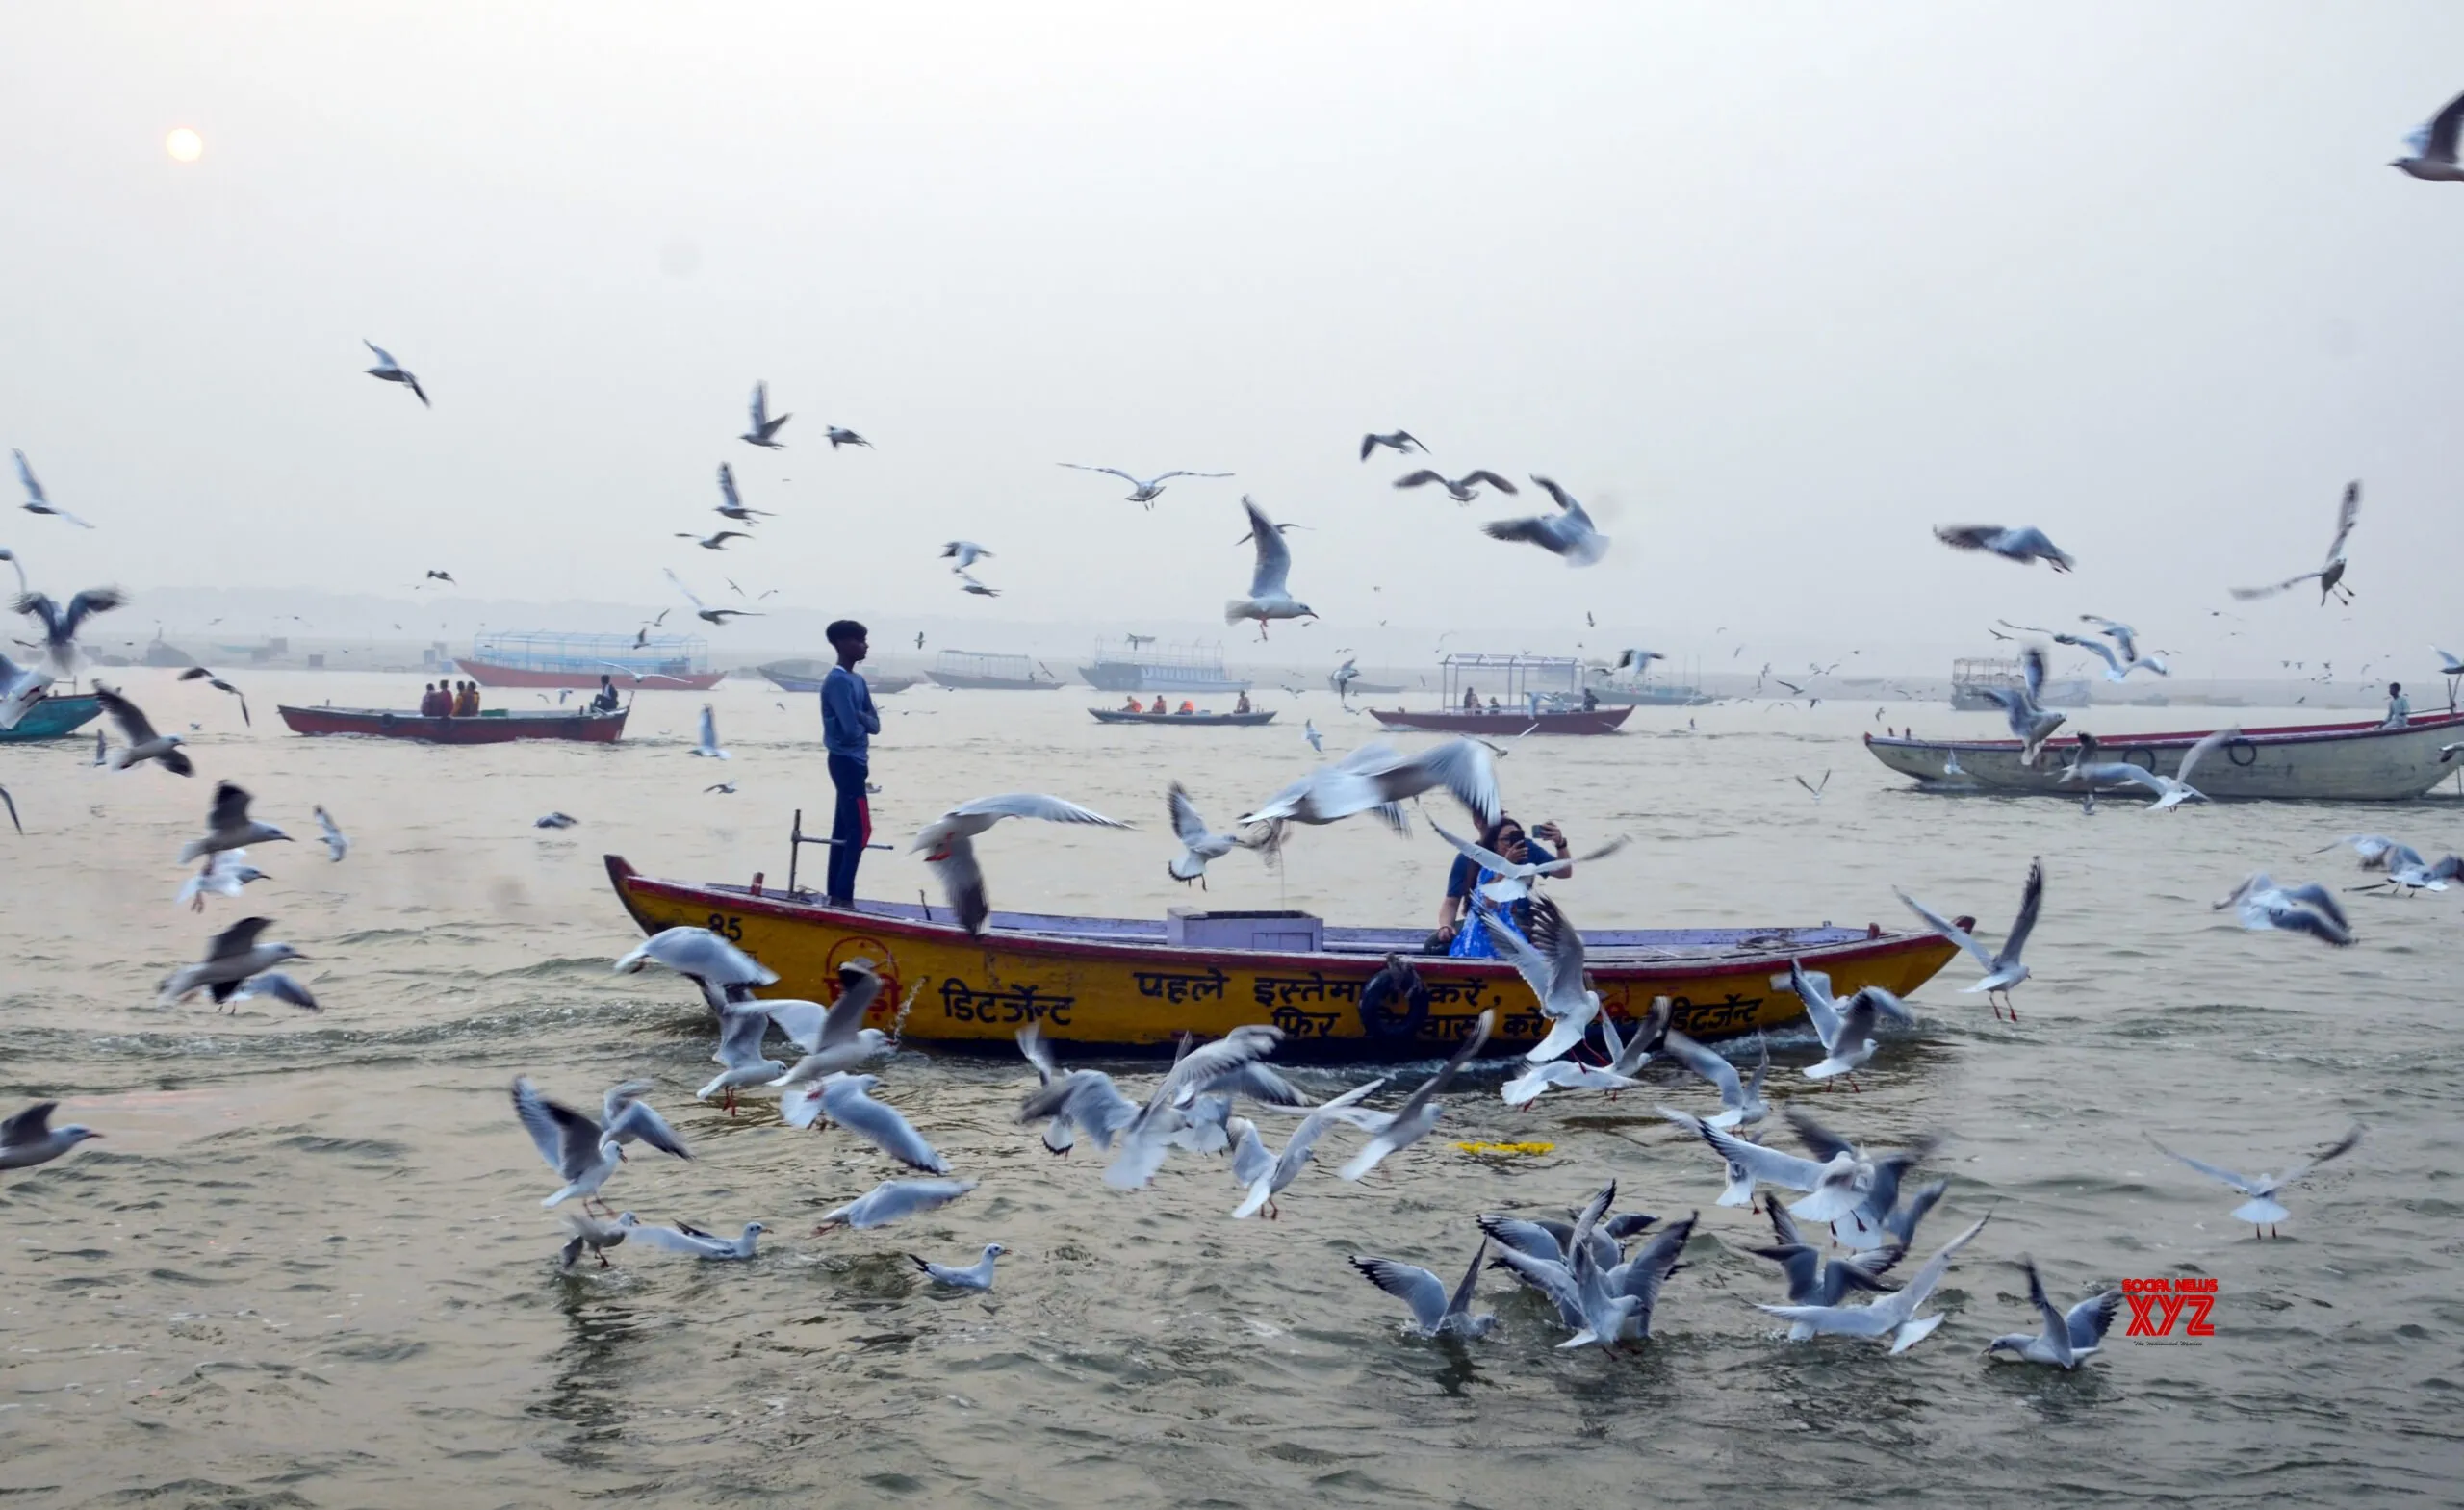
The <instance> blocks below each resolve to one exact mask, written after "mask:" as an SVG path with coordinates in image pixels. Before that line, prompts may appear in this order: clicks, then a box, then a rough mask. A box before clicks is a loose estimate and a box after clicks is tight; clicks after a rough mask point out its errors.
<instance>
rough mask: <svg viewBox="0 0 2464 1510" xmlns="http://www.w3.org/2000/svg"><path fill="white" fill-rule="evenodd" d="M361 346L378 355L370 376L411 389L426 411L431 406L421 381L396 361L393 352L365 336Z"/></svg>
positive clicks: (370, 370) (369, 371) (361, 340)
mask: <svg viewBox="0 0 2464 1510" xmlns="http://www.w3.org/2000/svg"><path fill="white" fill-rule="evenodd" d="M359 344H360V345H361V346H366V347H367V348H368V349H369V350H371V351H373V352H375V353H376V365H375V366H374V367H372V368H370V369H369V370H368V375H369V376H371V377H373V378H375V379H377V380H378V381H379V382H387V383H399V384H401V385H402V386H403V387H405V388H407V389H409V390H410V391H411V392H412V393H415V394H417V395H419V398H420V407H421V408H423V409H424V408H427V407H428V406H429V405H428V401H427V390H426V389H424V388H422V387H421V386H420V380H419V379H418V378H416V377H413V376H412V375H411V373H410V370H409V369H407V368H405V367H403V366H402V364H401V363H399V362H397V361H395V360H394V353H393V352H391V351H388V350H386V349H385V348H384V347H383V346H378V345H377V344H376V343H375V342H373V341H371V340H369V339H368V338H367V337H365V336H362V337H361V338H360V342H359Z"/></svg>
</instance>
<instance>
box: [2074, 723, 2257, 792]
mask: <svg viewBox="0 0 2464 1510" xmlns="http://www.w3.org/2000/svg"><path fill="white" fill-rule="evenodd" d="M2241 737H2242V730H2241V729H2239V728H2229V729H2217V730H2216V731H2214V732H2213V733H2210V734H2208V735H2207V736H2206V737H2205V738H2202V739H2201V740H2199V742H2198V743H2196V744H2194V745H2193V746H2191V747H2190V749H2189V750H2187V751H2185V752H2183V755H2182V763H2181V764H2180V765H2178V766H2176V767H2174V768H2173V774H2172V775H2170V776H2165V775H2162V774H2160V773H2158V772H2155V771H2150V770H2148V769H2146V768H2145V767H2143V766H2140V765H2136V764H2133V763H2132V762H2130V761H2127V760H2118V761H2114V760H2109V761H2102V762H2099V761H2097V760H2096V736H2095V735H2093V734H2089V733H2082V734H2081V735H2080V736H2079V754H2078V756H2077V757H2076V758H2075V759H2073V760H2072V761H2071V763H2070V765H2069V767H2068V768H2067V769H2066V770H2065V771H2064V772H2063V773H2062V780H2063V781H2086V782H2089V783H2090V784H2091V786H2092V787H2093V786H2100V785H2110V784H2112V783H2114V782H2117V781H2119V782H2127V783H2129V784H2131V785H2134V786H2143V787H2145V788H2147V790H2149V791H2150V792H2153V793H2155V794H2156V800H2155V801H2154V802H2152V803H2149V804H2148V805H2147V810H2148V811H2149V812H2164V811H2168V810H2169V809H2171V808H2174V807H2178V806H2181V805H2182V804H2184V803H2186V802H2202V803H2203V802H2206V801H2208V795H2207V794H2206V793H2205V792H2202V791H2200V790H2199V789H2198V788H2197V787H2195V786H2193V785H2192V784H2191V772H2192V771H2194V770H2195V769H2197V767H2198V764H2199V762H2200V761H2202V760H2204V759H2206V758H2207V757H2208V756H2209V755H2214V754H2215V753H2216V752H2217V751H2219V750H2220V749H2222V748H2223V747H2224V746H2225V745H2226V744H2229V743H2230V742H2232V741H2233V740H2236V739H2239V738H2241Z"/></svg>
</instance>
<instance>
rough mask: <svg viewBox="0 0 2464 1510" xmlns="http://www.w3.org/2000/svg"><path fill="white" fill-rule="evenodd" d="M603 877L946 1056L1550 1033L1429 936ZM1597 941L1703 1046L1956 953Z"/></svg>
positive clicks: (1612, 1008) (1263, 916) (1622, 989)
mask: <svg viewBox="0 0 2464 1510" xmlns="http://www.w3.org/2000/svg"><path fill="white" fill-rule="evenodd" d="M607 877H608V880H609V881H610V882H612V883H614V884H615V887H616V895H617V898H618V900H620V901H622V902H623V903H624V905H625V910H626V911H628V912H629V913H631V914H632V918H633V921H634V922H635V923H637V924H639V925H640V926H641V929H642V931H643V932H644V933H645V934H655V933H657V932H658V931H660V930H661V929H667V928H676V927H697V928H706V929H709V930H710V931H711V932H713V933H716V934H724V935H726V937H727V938H728V939H729V940H730V941H731V942H732V943H734V944H735V945H736V946H737V947H739V948H741V949H743V950H744V951H745V952H746V953H748V954H750V955H752V956H753V957H754V958H755V959H757V960H760V961H761V962H762V963H763V964H765V965H768V966H769V967H770V968H771V969H773V970H776V971H778V972H779V982H778V984H777V985H773V986H769V987H767V988H765V990H763V991H762V992H760V993H758V994H763V995H770V996H786V997H799V998H804V999H807V1000H814V1001H826V1000H828V999H829V998H830V996H831V995H832V994H833V990H832V987H833V986H834V985H835V982H836V979H837V973H838V967H839V966H840V965H841V964H843V963H845V962H846V961H848V960H858V959H861V960H870V961H872V965H873V968H874V969H875V970H876V971H878V972H879V973H880V974H881V976H882V978H883V984H884V986H885V989H884V990H883V992H882V999H881V1001H880V1002H879V1003H878V1004H876V1005H875V1007H874V1008H873V1017H872V1023H873V1025H874V1026H877V1027H883V1026H887V1025H888V1020H889V1018H890V1017H891V1016H892V1015H893V1014H895V1013H896V1011H898V1008H899V1005H900V1004H901V1003H904V1002H907V1001H908V1000H909V997H910V993H911V992H912V993H913V1005H912V1007H911V1010H910V1011H909V1015H908V1018H907V1021H906V1024H905V1026H904V1028H903V1030H902V1032H903V1035H904V1037H907V1038H910V1039H913V1040H916V1041H921V1042H929V1043H934V1044H937V1045H943V1046H948V1047H957V1048H966V1047H975V1048H982V1049H986V1050H997V1051H999V1052H1003V1053H1008V1052H1012V1051H1013V1049H1014V1040H1015V1038H1016V1036H1017V1032H1018V1030H1019V1029H1020V1028H1022V1027H1024V1026H1026V1025H1027V1024H1028V1023H1031V1022H1032V1023H1035V1024H1037V1025H1038V1026H1040V1028H1041V1029H1042V1030H1043V1036H1044V1037H1046V1038H1051V1039H1058V1040H1060V1041H1063V1042H1066V1043H1073V1044H1077V1045H1080V1046H1081V1047H1083V1048H1086V1049H1089V1050H1093V1051H1107V1052H1116V1053H1117V1052H1144V1051H1151V1050H1157V1049H1167V1048H1168V1047H1169V1046H1170V1045H1171V1044H1172V1042H1173V1040H1174V1039H1175V1037H1177V1036H1178V1035H1180V1034H1182V1033H1193V1034H1196V1035H1198V1036H1200V1037H1221V1036H1223V1035H1224V1034H1226V1033H1229V1032H1230V1031H1231V1030H1232V1029H1234V1028H1236V1027H1239V1026H1240V1025H1242V1024H1243V1023H1250V1022H1270V1023H1273V1024H1274V1025H1275V1026H1276V1027H1279V1028H1281V1029H1283V1030H1284V1033H1285V1034H1286V1035H1287V1037H1286V1038H1285V1041H1284V1045H1283V1047H1282V1048H1281V1049H1280V1050H1278V1051H1277V1053H1276V1058H1277V1059H1278V1060H1286V1061H1289V1060H1320V1061H1324V1060H1381V1059H1382V1060H1414V1059H1425V1058H1428V1057H1430V1056H1431V1055H1434V1054H1440V1053H1443V1052H1444V1051H1445V1050H1446V1048H1447V1046H1448V1045H1450V1044H1452V1043H1455V1042H1459V1041H1460V1040H1461V1038H1462V1037H1463V1035H1464V1034H1465V1033H1467V1032H1469V1031H1470V1029H1471V1025H1472V1023H1473V1021H1474V1020H1475V1019H1476V1018H1477V1017H1478V1016H1479V1014H1480V1013H1481V1012H1482V1011H1485V1010H1488V1009H1490V1008H1495V1009H1496V1010H1497V1013H1498V1031H1497V1034H1496V1041H1497V1044H1498V1046H1499V1048H1500V1049H1501V1050H1503V1051H1506V1052H1511V1051H1513V1050H1515V1049H1518V1048H1523V1047H1527V1046H1529V1045H1530V1044H1533V1043H1536V1042H1538V1041H1539V1039H1540V1038H1541V1037H1544V1036H1545V1035H1546V1034H1547V1032H1548V1024H1547V1023H1546V1022H1545V1021H1544V1020H1543V1019H1542V1017H1541V1015H1540V1010H1539V1004H1538V1002H1537V1001H1536V1000H1534V998H1533V996H1532V994H1531V991H1530V990H1529V988H1528V987H1527V986H1526V985H1524V984H1523V981H1522V978H1521V977H1519V976H1517V975H1516V974H1515V973H1514V970H1513V968H1512V967H1511V966H1508V965H1505V964H1501V963H1499V962H1496V961H1492V960H1452V959H1446V958H1443V957H1432V956H1424V955H1420V954H1419V953H1418V950H1419V949H1420V947H1421V943H1422V940H1423V939H1424V937H1425V936H1426V934H1425V933H1424V931H1422V930H1418V929H1409V928H1330V927H1326V926H1325V925H1323V924H1322V922H1320V920H1319V919H1318V918H1316V917H1314V916H1312V915H1310V914H1308V913H1305V912H1200V911H1193V910H1191V909H1185V908H1173V909H1170V910H1169V911H1168V914H1167V915H1166V916H1165V917H1163V918H1161V919H1158V920H1152V921H1149V920H1145V919H1139V918H1111V917H1056V916H1046V915H1042V914H1039V913H1032V912H999V911H996V912H994V913H993V914H992V918H991V923H990V926H989V928H988V931H987V932H986V933H985V934H982V935H981V936H969V935H968V934H967V933H966V932H965V931H964V930H963V929H962V928H960V927H959V926H958V924H957V923H956V922H955V921H953V920H952V919H951V918H950V915H949V912H948V909H942V908H932V907H928V906H925V905H923V904H920V903H908V902H865V901H859V902H858V903H857V905H856V908H855V909H854V910H852V911H851V910H847V909H838V908H831V907H826V906H823V905H822V902H821V898H820V896H819V895H818V894H817V893H815V892H811V891H802V890H799V891H781V890H778V889H775V888H772V889H766V890H765V889H763V887H762V886H761V884H760V878H758V877H756V878H755V881H754V883H753V884H752V885H745V886H735V885H721V884H715V883H689V882H675V881H658V880H655V879H653V878H651V877H648V876H644V875H642V874H640V873H639V872H637V871H635V870H634V869H633V867H632V866H630V865H629V864H627V863H626V862H625V860H624V859H623V857H620V856H615V855H610V856H608V857H607ZM1960 923H1961V926H1962V927H1970V926H1973V925H1972V924H1971V923H1970V922H1969V920H1967V919H1964V918H1963V919H1961V920H1960ZM1583 946H1584V949H1585V951H1586V953H1587V956H1588V958H1589V960H1590V963H1591V973H1592V978H1593V980H1592V984H1593V985H1594V987H1595V988H1596V989H1597V990H1598V991H1599V992H1600V999H1601V1004H1602V1006H1603V1007H1604V1009H1605V1010H1607V1011H1609V1012H1611V1013H1613V1014H1615V1015H1617V1016H1619V1017H1636V1016H1640V1015H1642V1014H1643V1013H1645V1012H1647V1011H1649V1010H1650V1008H1651V1003H1652V999H1653V998H1654V997H1655V996H1666V997H1669V998H1671V1000H1672V1001H1673V1003H1674V1006H1675V1014H1674V1021H1675V1025H1676V1026H1677V1027H1678V1028H1679V1029H1680V1030H1681V1031H1683V1032H1685V1033H1688V1034H1691V1035H1692V1036H1694V1037H1698V1038H1703V1039H1706V1040H1710V1039H1719V1038H1732V1037H1737V1036H1739V1035H1741V1034H1750V1033H1753V1032H1755V1031H1757V1030H1758V1029H1763V1028H1777V1027H1781V1026H1783V1025H1784V1024H1787V1023H1790V1022H1793V1021H1795V1020H1796V1019H1798V1018H1799V1017H1802V1016H1803V1015H1804V1014H1805V1008H1804V1005H1803V1004H1802V1003H1801V1002H1799V1001H1798V1000H1797V997H1796V995H1795V993H1794V992H1792V991H1790V990H1789V989H1788V961H1789V960H1792V959H1793V960H1800V961H1802V962H1803V963H1804V965H1805V967H1806V968H1807V969H1808V970H1809V971H1820V972H1823V973H1825V974H1827V975H1829V976H1830V978H1831V985H1832V989H1833V990H1834V991H1835V992H1836V993H1837V994H1839V995H1842V996H1845V995H1846V994H1847V993H1848V992H1850V991H1853V990H1855V989H1857V988H1858V987H1860V986H1864V985H1879V986H1883V987H1885V988H1886V989H1888V990H1891V991H1895V992H1898V993H1899V994H1901V995H1907V994H1908V993H1910V992H1912V991H1913V990H1915V989H1916V988H1917V987H1918V986H1920V985H1924V984H1925V983H1926V982H1927V981H1928V980H1931V979H1932V978H1933V976H1934V973H1935V972H1936V971H1938V970H1939V969H1941V967H1942V965H1943V963H1944V962H1945V961H1947V960H1949V959H1950V957H1951V955H1952V953H1953V952H1954V951H1953V947H1952V945H1951V943H1950V941H1949V940H1947V939H1945V938H1943V937H1942V936H1941V935H1939V934H1907V933H1885V932H1884V931H1883V930H1882V929H1881V928H1880V927H1878V926H1874V925H1867V926H1866V927H1863V928H1833V927H1830V926H1828V925H1826V926H1823V927H1820V928H1760V929H1746V928H1735V929H1648V930H1647V929H1625V930H1604V931H1597V932H1586V933H1585V934H1583ZM1389 953H1397V954H1402V955H1405V956H1408V957H1410V958H1411V959H1412V962H1413V963H1414V965H1415V966H1417V967H1418V969H1419V970H1420V973H1421V978H1422V980H1423V981H1424V984H1425V985H1426V987H1427V989H1426V993H1425V999H1415V1000H1408V1001H1399V1000H1394V999H1391V996H1390V995H1389V993H1387V992H1384V991H1382V990H1378V991H1366V992H1365V991H1364V987H1366V986H1368V985H1369V983H1370V979H1371V977H1373V976H1374V975H1375V974H1376V973H1377V971H1378V969H1379V967H1380V966H1381V965H1382V964H1383V963H1384V962H1385V957H1386V956H1387V955H1388V954H1389Z"/></svg>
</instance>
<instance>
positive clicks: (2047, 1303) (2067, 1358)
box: [1985, 1253, 2122, 1369]
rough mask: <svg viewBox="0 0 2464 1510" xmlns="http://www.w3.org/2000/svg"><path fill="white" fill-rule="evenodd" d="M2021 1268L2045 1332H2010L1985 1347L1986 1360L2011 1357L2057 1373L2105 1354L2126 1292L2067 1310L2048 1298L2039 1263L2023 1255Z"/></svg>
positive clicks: (2112, 1293) (2094, 1297) (2112, 1292)
mask: <svg viewBox="0 0 2464 1510" xmlns="http://www.w3.org/2000/svg"><path fill="white" fill-rule="evenodd" d="M2019 1267H2020V1268H2022V1269H2024V1270H2026V1272H2027V1276H2028V1303H2029V1304H2030V1305H2033V1306H2035V1307H2036V1308H2037V1314H2038V1315H2039V1316H2040V1317H2042V1318H2044V1330H2043V1331H2041V1332H2006V1333H2004V1334H2003V1335H2002V1336H2000V1337H1997V1338H1995V1339H1994V1340H1993V1341H1991V1342H1989V1343H1988V1344H1985V1356H1987V1357H1988V1358H1990V1357H1992V1356H1993V1355H1994V1354H1995V1353H2009V1354H2011V1355H2012V1356H2013V1357H2015V1358H2017V1359H2018V1360H2019V1361H2020V1362H2022V1363H2043V1364H2051V1365H2053V1367H2055V1368H2057V1369H2076V1368H2078V1367H2079V1365H2080V1364H2082V1363H2084V1362H2086V1361H2087V1359H2088V1356H2089V1355H2090V1354H2091V1353H2094V1352H2098V1351H2101V1350H2102V1349H2103V1347H2104V1345H2105V1333H2106V1331H2107V1330H2109V1329H2110V1328H2111V1327H2112V1326H2113V1324H2114V1314H2115V1313H2116V1312H2117V1311H2119V1310H2120V1309H2121V1302H2122V1292H2120V1291H2118V1290H2108V1291H2105V1292H2102V1293H2099V1294H2093V1295H2090V1296H2089V1297H2088V1298H2087V1299H2085V1300H2082V1301H2080V1302H2079V1303H2078V1304H2077V1305H2074V1306H2072V1307H2071V1308H2070V1309H2069V1310H2068V1311H2065V1310H2063V1309H2062V1308H2061V1307H2060V1306H2057V1305H2055V1304H2054V1303H2053V1302H2052V1301H2051V1300H2049V1299H2047V1298H2046V1297H2045V1292H2044V1280H2043V1278H2042V1277H2041V1276H2040V1275H2039V1274H2038V1273H2037V1261H2036V1260H2035V1259H2032V1258H2030V1257H2028V1256H2027V1255H2026V1254H2024V1253H2022V1254H2021V1255H2019Z"/></svg>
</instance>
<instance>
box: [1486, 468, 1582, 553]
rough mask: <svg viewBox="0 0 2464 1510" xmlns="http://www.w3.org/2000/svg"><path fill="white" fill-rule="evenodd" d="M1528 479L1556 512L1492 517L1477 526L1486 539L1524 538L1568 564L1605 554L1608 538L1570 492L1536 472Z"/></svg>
mask: <svg viewBox="0 0 2464 1510" xmlns="http://www.w3.org/2000/svg"><path fill="white" fill-rule="evenodd" d="M1531 480H1532V481H1533V482H1535V483H1538V484H1539V485H1540V488H1541V490H1542V491H1543V492H1545V493H1547V494H1548V495H1549V497H1551V498H1552V499H1555V500H1556V503H1557V512H1556V513H1554V514H1535V515H1533V516H1531V517H1530V518H1528V519H1500V520H1492V521H1490V522H1489V523H1488V524H1486V525H1481V526H1480V528H1481V529H1482V531H1483V532H1485V533H1486V534H1487V535H1488V537H1489V538H1490V539H1492V540H1521V541H1527V542H1528V543H1530V544H1532V545H1535V546H1538V547H1539V548H1540V549H1541V550H1546V551H1548V552H1549V553H1551V554H1552V555H1559V556H1563V557H1565V561H1566V565H1568V566H1589V565H1591V564H1592V563H1593V562H1595V561H1597V560H1599V559H1600V558H1601V557H1602V556H1604V555H1606V554H1607V553H1608V537H1607V536H1606V535H1604V534H1602V533H1601V532H1600V531H1599V530H1597V529H1594V528H1593V527H1592V525H1591V516H1590V515H1589V514H1587V513H1585V512H1583V506H1582V505H1581V504H1579V503H1578V502H1576V501H1575V498H1574V495H1573V494H1571V493H1568V492H1567V491H1566V490H1565V489H1563V488H1561V487H1559V486H1557V485H1556V484H1555V483H1553V482H1552V481H1550V480H1549V479H1548V478H1546V477H1543V476H1540V475H1538V474H1537V473H1534V474H1533V476H1532V478H1531ZM1508 491H1509V492H1511V491H1512V490H1511V489H1509V490H1508Z"/></svg>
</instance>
